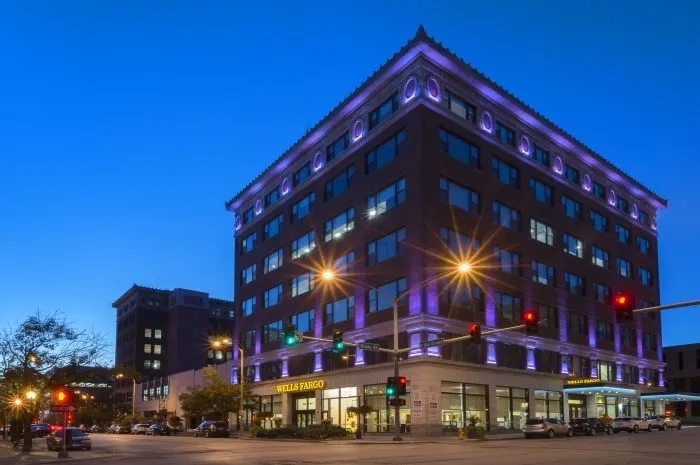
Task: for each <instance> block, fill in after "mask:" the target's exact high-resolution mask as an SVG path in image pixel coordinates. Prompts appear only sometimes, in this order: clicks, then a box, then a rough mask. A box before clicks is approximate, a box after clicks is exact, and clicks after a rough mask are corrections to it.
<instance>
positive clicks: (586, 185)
mask: <svg viewBox="0 0 700 465" xmlns="http://www.w3.org/2000/svg"><path fill="white" fill-rule="evenodd" d="M581 188H582V189H583V190H584V191H586V192H590V191H591V189H593V182H592V181H591V176H590V175H589V174H584V175H583V182H581Z"/></svg>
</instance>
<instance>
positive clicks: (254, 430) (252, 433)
mask: <svg viewBox="0 0 700 465" xmlns="http://www.w3.org/2000/svg"><path fill="white" fill-rule="evenodd" d="M260 431H263V429H262V428H261V427H259V426H257V425H254V426H253V427H251V428H250V437H251V438H257V437H259V436H258V433H260Z"/></svg>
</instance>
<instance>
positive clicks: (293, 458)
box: [0, 428, 700, 465]
mask: <svg viewBox="0 0 700 465" xmlns="http://www.w3.org/2000/svg"><path fill="white" fill-rule="evenodd" d="M91 437H92V439H93V450H92V451H90V452H87V451H74V452H70V456H71V458H70V459H63V460H59V459H57V458H56V453H55V452H52V453H48V452H47V451H46V450H45V444H46V443H45V441H41V440H37V441H35V443H36V446H37V447H35V450H34V451H33V452H32V454H30V455H28V456H22V455H19V456H14V455H12V454H13V451H11V450H9V449H8V445H9V444H8V443H7V442H5V443H3V444H2V447H0V465H16V464H25V463H69V462H72V463H98V462H99V463H100V465H111V464H126V463H128V464H130V465H141V464H143V465H146V464H156V465H158V464H163V465H165V464H167V463H177V464H178V465H189V464H192V465H206V464H246V465H331V464H333V465H360V464H361V465H399V464H402V465H414V464H416V465H417V464H431V465H440V464H450V465H451V464H455V463H458V464H462V463H465V462H466V461H469V462H471V463H475V464H479V465H491V464H493V465H541V464H542V463H566V464H567V465H625V464H633V465H647V464H649V465H652V464H653V465H659V464H660V463H663V464H664V465H698V464H700V428H686V429H683V430H681V431H666V432H661V431H655V432H652V433H645V432H643V433H637V434H628V433H620V434H618V435H612V436H605V435H603V436H600V435H599V436H594V437H574V438H556V439H533V440H525V439H505V440H488V441H473V440H459V439H457V438H454V437H450V438H439V439H430V438H426V439H420V438H415V439H408V440H406V441H403V442H401V443H393V442H392V441H391V440H390V438H387V439H386V440H381V439H377V438H374V439H372V440H362V441H358V440H344V441H319V442H310V441H275V440H264V439H255V440H254V439H233V438H217V439H213V438H212V439H204V438H194V437H188V436H174V437H170V436H164V437H150V436H130V435H106V434H93V435H91ZM2 449H4V450H2ZM7 454H10V456H8V455H7Z"/></svg>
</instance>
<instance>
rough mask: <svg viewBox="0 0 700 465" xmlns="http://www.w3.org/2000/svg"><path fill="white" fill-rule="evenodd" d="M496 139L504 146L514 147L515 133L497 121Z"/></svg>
mask: <svg viewBox="0 0 700 465" xmlns="http://www.w3.org/2000/svg"><path fill="white" fill-rule="evenodd" d="M496 137H498V140H500V141H501V142H503V143H504V144H508V145H513V146H515V131H513V130H512V129H511V128H509V127H508V126H506V125H504V124H503V123H500V122H498V121H497V122H496Z"/></svg>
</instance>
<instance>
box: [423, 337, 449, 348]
mask: <svg viewBox="0 0 700 465" xmlns="http://www.w3.org/2000/svg"><path fill="white" fill-rule="evenodd" d="M444 343H445V340H444V339H433V340H432V341H422V342H421V343H420V348H421V349H427V348H428V347H439V346H441V345H443V344H444Z"/></svg>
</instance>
